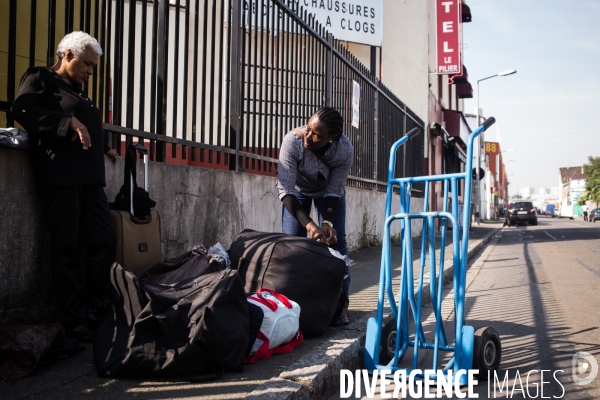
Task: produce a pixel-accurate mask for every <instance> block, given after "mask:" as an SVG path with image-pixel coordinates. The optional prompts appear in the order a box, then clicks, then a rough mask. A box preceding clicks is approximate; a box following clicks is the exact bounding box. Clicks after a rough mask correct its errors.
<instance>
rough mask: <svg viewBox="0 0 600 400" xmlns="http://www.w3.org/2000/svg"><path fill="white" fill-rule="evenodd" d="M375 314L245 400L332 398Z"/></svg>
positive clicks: (356, 364) (356, 365)
mask: <svg viewBox="0 0 600 400" xmlns="http://www.w3.org/2000/svg"><path fill="white" fill-rule="evenodd" d="M501 229H502V228H497V229H494V230H492V231H490V232H489V233H488V234H486V235H485V236H484V237H482V238H481V239H479V241H478V243H477V244H475V245H474V246H473V247H472V248H471V249H469V251H468V253H467V260H470V259H472V258H473V257H474V256H475V255H476V254H478V253H479V252H480V251H481V249H482V248H483V247H484V246H485V245H487V244H488V243H489V241H490V240H491V239H492V237H494V235H496V233H498V232H499V231H500V230H501ZM453 271H454V266H450V267H447V268H446V269H445V270H444V282H447V281H449V280H451V279H452V277H453ZM422 294H423V303H422V304H426V303H427V302H428V301H429V300H430V297H429V277H428V275H426V276H425V277H424V283H423V290H422ZM375 314H376V311H373V312H371V313H369V314H367V315H366V316H364V317H362V318H360V319H358V320H356V321H354V322H353V323H351V324H350V325H348V326H347V327H346V328H345V329H343V330H341V331H340V332H338V333H336V334H335V335H334V336H332V337H331V338H329V339H328V340H326V341H325V342H323V343H322V344H320V345H319V346H317V347H316V348H314V349H313V350H312V351H311V352H310V353H308V354H306V355H305V356H304V357H302V358H301V359H300V360H298V361H296V362H295V363H294V364H292V365H291V366H290V367H289V368H288V370H287V371H285V372H282V373H281V374H280V375H279V376H278V377H276V378H271V379H269V380H268V381H266V382H264V383H262V384H260V385H259V386H257V387H256V389H254V390H253V391H252V392H251V393H250V394H248V395H247V396H246V397H244V399H247V400H260V399H277V400H308V399H310V400H316V399H328V398H329V397H331V396H333V395H334V394H335V393H336V392H337V389H338V388H339V385H340V372H339V371H340V370H341V369H349V370H356V369H361V368H362V360H363V355H364V344H365V335H366V327H367V320H368V319H369V318H371V317H374V316H375Z"/></svg>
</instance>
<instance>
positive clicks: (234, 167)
mask: <svg viewBox="0 0 600 400" xmlns="http://www.w3.org/2000/svg"><path fill="white" fill-rule="evenodd" d="M241 10H242V0H234V1H233V2H232V4H231V23H230V29H231V46H230V49H231V85H230V86H229V87H230V90H231V93H230V95H229V107H230V117H229V148H231V149H233V150H235V154H231V155H230V156H229V170H230V171H240V170H241V168H240V167H241V165H240V139H241V137H242V134H241V131H242V95H243V92H244V87H243V82H241V72H242V68H243V64H242V59H241V58H242V51H241V43H242V30H243V26H242V21H241V20H240V17H241Z"/></svg>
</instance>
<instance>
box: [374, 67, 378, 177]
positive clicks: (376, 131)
mask: <svg viewBox="0 0 600 400" xmlns="http://www.w3.org/2000/svg"><path fill="white" fill-rule="evenodd" d="M374 103H375V104H374V105H373V135H374V136H375V141H374V144H375V145H374V149H373V151H374V153H375V154H374V156H375V157H374V161H373V163H374V164H375V168H374V170H373V180H375V181H376V180H377V171H378V168H377V161H378V160H377V144H378V143H379V82H378V81H377V78H375V96H374ZM375 189H377V186H375Z"/></svg>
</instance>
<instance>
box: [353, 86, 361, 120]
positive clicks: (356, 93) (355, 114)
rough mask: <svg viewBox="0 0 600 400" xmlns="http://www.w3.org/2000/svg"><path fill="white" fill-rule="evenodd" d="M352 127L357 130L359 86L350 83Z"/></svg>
mask: <svg viewBox="0 0 600 400" xmlns="http://www.w3.org/2000/svg"><path fill="white" fill-rule="evenodd" d="M352 85H353V88H354V90H353V91H352V126H353V127H355V128H358V117H359V116H360V85H359V84H358V82H356V81H352Z"/></svg>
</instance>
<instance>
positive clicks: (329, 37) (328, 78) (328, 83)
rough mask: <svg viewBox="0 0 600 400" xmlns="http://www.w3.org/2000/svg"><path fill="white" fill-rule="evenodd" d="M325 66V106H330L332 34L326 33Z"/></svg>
mask: <svg viewBox="0 0 600 400" xmlns="http://www.w3.org/2000/svg"><path fill="white" fill-rule="evenodd" d="M327 43H329V49H328V51H327V66H326V70H325V106H327V107H331V103H332V97H333V35H332V34H331V33H328V34H327Z"/></svg>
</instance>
